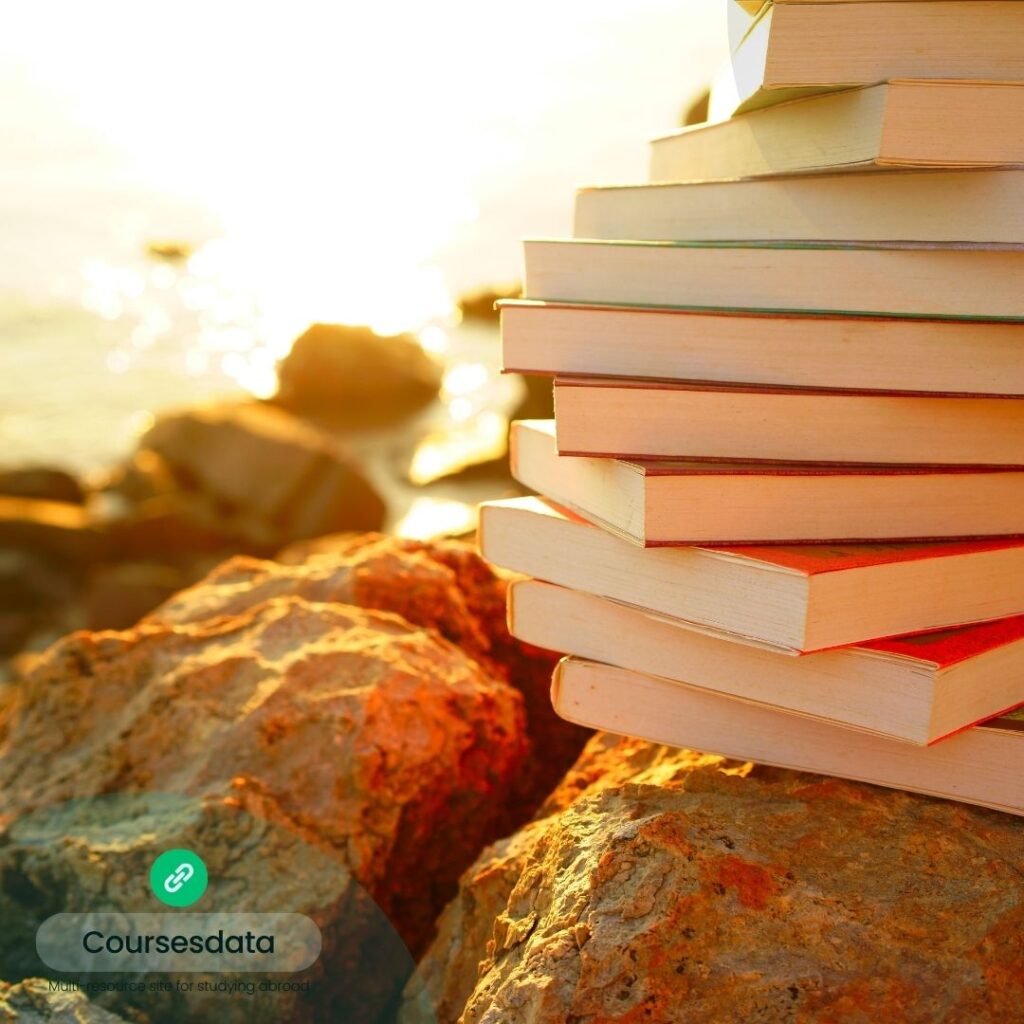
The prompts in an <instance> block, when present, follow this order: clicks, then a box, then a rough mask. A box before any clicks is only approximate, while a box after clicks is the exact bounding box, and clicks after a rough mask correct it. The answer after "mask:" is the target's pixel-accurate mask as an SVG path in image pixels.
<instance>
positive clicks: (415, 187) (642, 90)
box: [0, 0, 727, 649]
mask: <svg viewBox="0 0 1024 1024" xmlns="http://www.w3.org/2000/svg"><path fill="white" fill-rule="evenodd" d="M726 35H727V32H726V27H725V12H724V10H723V4H721V3H719V0H633V2H631V3H630V4H622V3H609V2H603V0H587V2H583V0H558V2H557V3H551V2H547V3H541V2H539V0H522V2H520V3H518V4H516V5H514V6H513V7H506V6H499V5H496V4H487V3H483V4H481V3H479V2H477V3H469V2H463V0H441V2H439V3H435V4H431V5H422V4H413V3H378V4H360V5H355V4H329V3H324V2H320V3H303V2H297V3H291V4H288V5H283V4H252V3H248V4H242V3H234V2H227V0H224V2H217V3H210V2H208V0H207V2H203V3H199V2H193V0H181V2H179V3H176V4H174V5H173V6H172V7H166V6H163V5H155V4H149V3H138V2H137V0H136V2H134V3H129V2H120V0H118V2H114V0H97V2H94V3H90V4H81V3H76V2H74V0H63V2H58V0H49V2H48V0H41V2H38V3H34V4H23V5H19V6H17V7H15V8H11V9H10V10H8V11H7V13H6V17H5V25H4V31H3V33H2V36H0V89H2V93H3V103H2V104H0V138H2V139H3V160H2V161H0V226H2V230H0V469H3V472H2V473H0V496H5V497H6V498H7V499H8V500H7V501H6V504H5V505H4V506H3V508H0V554H2V553H3V552H5V551H6V552H7V555H5V556H4V557H6V558H7V561H6V562H4V561H3V558H0V576H3V574H4V573H6V577H5V578H7V579H8V581H10V580H11V579H14V578H17V579H18V580H20V581H21V582H19V584H18V588H20V589H18V588H16V590H15V591H11V590H10V586H8V587H7V589H6V590H2V588H0V591H2V593H3V594H6V597H3V598H2V601H0V603H3V604H4V607H3V608H0V620H3V621H6V623H7V625H6V627H5V626H4V625H2V623H0V646H4V644H5V643H6V647H7V648H8V649H10V648H12V645H13V647H18V646H19V645H20V644H22V643H24V642H26V637H30V636H32V635H33V630H38V627H39V619H38V616H36V617H34V618H32V621H31V622H29V621H28V620H26V618H25V616H26V609H27V608H30V607H35V605H33V602H35V603H36V604H38V605H39V606H40V607H45V608H50V609H52V608H53V607H60V608H65V609H66V608H73V609H74V610H73V612H72V613H69V614H70V618H66V619H65V620H63V621H61V622H60V623H58V624H57V626H54V629H57V628H58V626H59V628H60V629H62V628H64V627H66V626H68V625H78V624H83V623H85V624H89V625H92V626H94V627H95V626H102V625H117V624H120V622H121V621H122V620H126V619H127V618H131V617H132V616H133V615H135V614H136V612H137V611H138V610H139V609H140V608H144V606H145V605H147V604H152V603H153V601H154V599H155V597H156V596H158V595H159V594H162V593H164V592H166V591H167V590H169V589H173V587H175V586H177V585H180V584H182V583H183V582H188V581H189V580H190V579H191V578H193V577H194V576H195V573H196V572H198V571H199V570H200V569H201V568H202V566H203V565H204V564H206V563H207V562H209V561H210V560H211V559H212V558H214V557H215V556H219V555H220V554H222V553H224V552H225V551H231V550H238V549H240V550H251V551H253V552H257V553H268V552H272V551H274V550H276V549H277V548H279V546H280V545H281V544H282V543H288V542H292V541H295V540H297V539H302V538H303V537H309V536H317V535H320V534H322V533H325V532H330V531H331V530H336V529H342V528H349V527H351V528H359V529H361V528H368V527H374V526H382V527H383V528H386V529H389V530H393V531H396V532H398V533H400V534H403V535H406V536H410V537H426V536H430V535H433V534H437V533H446V532H455V533H457V532H460V531H465V530H467V529H471V528H472V516H473V511H472V505H473V503H474V502H475V501H477V500H479V499H481V498H484V497H490V496H495V495H497V494H501V493H504V492H505V491H506V490H507V489H508V488H510V487H512V486H514V485H512V484H511V482H510V481H509V480H508V478H507V475H506V473H505V469H504V459H505V450H504V443H505V433H506V430H507V420H508V417H509V416H510V415H512V414H515V413H516V412H517V411H525V412H527V413H529V412H531V411H533V412H536V411H538V408H539V409H542V408H543V395H542V394H540V392H539V391H538V390H537V389H534V394H533V396H532V397H530V396H527V395H526V391H525V388H524V385H523V382H522V380H520V379H513V378H507V377H506V378H503V377H501V376H500V375H499V373H498V370H499V352H498V344H497V329H496V320H495V319H494V317H493V315H492V314H491V306H492V302H493V297H494V294H499V295H500V294H515V293H516V289H517V282H518V281H519V279H520V275H521V268H520V260H521V249H520V245H519V241H520V239H521V238H522V237H523V236H524V235H525V236H546V235H547V236H551V235H556V236H557V235H565V234H567V233H569V232H570V230H571V214H572V202H573V192H574V189H575V188H576V187H577V186H579V185H584V184H594V183H614V182H626V181H640V180H642V179H643V177H644V175H645V173H646V159H647V153H646V147H645V142H646V140H647V139H648V138H650V137H652V136H654V135H656V134H659V133H662V132H664V131H666V130H669V129H671V128H673V127H675V126H676V125H678V124H679V123H680V120H681V117H682V116H683V112H684V111H685V110H686V109H687V108H688V106H689V105H690V104H691V102H692V101H693V100H694V98H695V97H697V96H698V95H699V94H700V92H701V90H702V89H703V87H704V85H705V83H706V82H707V81H708V80H710V78H711V77H712V76H713V73H714V71H715V69H716V68H717V67H718V66H719V65H721V64H722V63H723V61H724V60H725V57H726V54H727V40H726ZM315 323H319V324H331V325H366V326H368V327H369V328H371V329H372V331H373V332H376V333H375V334H371V333H370V332H368V331H363V332H360V331H345V330H341V329H339V328H320V329H317V330H315V331H313V332H312V333H311V334H306V337H305V340H304V342H303V344H302V345H301V346H297V347H296V350H295V351H294V352H293V355H292V356H291V357H289V358H291V359H292V360H293V362H292V364H291V366H290V368H289V367H288V364H287V363H285V364H284V366H285V369H284V370H283V371H282V373H281V380H279V373H278V369H279V362H280V360H282V359H283V358H284V357H286V356H288V354H289V352H290V351H291V350H292V346H293V343H294V342H295V339H296V338H297V337H299V336H300V335H303V333H304V332H306V331H307V328H309V327H310V325H311V324H315ZM376 335H404V337H399V338H395V339H391V340H390V341H388V342H387V343H386V344H378V342H379V340H380V339H379V338H377V337H376ZM420 348H422V349H423V350H424V351H425V353H426V354H427V356H428V357H429V358H428V359H427V360H425V361H424V360H423V359H421V358H420V352H419V349H420ZM300 349H301V350H300ZM544 386H546V384H545V385H544ZM263 399H271V403H269V404H268V403H264V402H262V401H259V402H257V401H254V400H263ZM524 401H525V405H524V404H523V403H524ZM210 403H213V404H212V405H211V404H210ZM204 410H205V411H204ZM57 470H60V471H67V473H68V474H69V476H68V477H63V476H61V475H60V474H59V473H57V472H55V471H57ZM332 473H333V474H334V475H333V476H332V475H331V474H332ZM0 500H2V499H0ZM39 501H43V502H46V501H49V502H50V503H51V506H52V505H54V503H60V504H61V505H62V506H67V505H74V506H76V507H77V508H78V509H79V510H80V511H78V512H70V511H69V509H68V508H67V507H60V508H57V507H44V506H42V505H38V504H37V505H30V504H28V503H29V502H39ZM83 510H84V511H83ZM61 516H63V517H64V518H63V519H62V518H61ZM48 517H49V518H48ZM76 517H77V518H76ZM11 552H14V554H13V555H12V554H11ZM200 554H201V555H202V557H201V558H200V557H199V555H200ZM12 558H13V559H14V561H13V562H11V559H12ZM26 559H28V560H29V561H28V562H26V561H25V560H26ZM4 566H6V569H4V568H3V567H4ZM55 567H56V568H55ZM126 567H127V568H126ZM147 567H148V568H147ZM157 567H158V568H157ZM30 569H31V571H29V570H30ZM69 573H70V576H69ZM33 574H34V575H33ZM118 574H120V576H118ZM133 574H134V575H133ZM105 577H110V578H109V579H107V580H106V582H105V583H104V579H105ZM117 579H120V583H118V582H117ZM26 580H33V581H34V582H32V583H31V585H29V584H27V583H26V582H25V581H26ZM112 580H113V582H112ZM132 581H134V582H132ZM0 583H2V579H0ZM104 586H106V588H107V590H106V593H107V599H109V600H114V601H115V607H113V608H107V609H104V608H103V600H102V599H100V598H97V597H96V596H95V592H96V590H97V588H99V593H100V595H101V597H102V595H103V593H104V590H103V587H104ZM83 587H84V588H85V592H86V593H87V598H88V601H92V602H93V607H92V610H91V611H90V610H88V608H87V609H86V610H85V611H83V610H82V607H83V606H82V601H81V594H82V593H83V589H82V588H83ZM132 587H134V588H135V590H137V591H140V593H141V595H142V596H136V598H135V599H128V604H127V606H126V607H124V608H120V607H118V606H116V601H118V600H122V599H123V598H124V593H125V592H129V593H130V592H132ZM126 588H127V591H126ZM12 594H13V595H14V596H12ZM69 595H72V597H73V598H74V599H73V600H71V599H70V598H69ZM89 595H91V596H89ZM111 595H114V596H113V597H111ZM117 595H120V596H117ZM97 601H98V604H97ZM48 614H49V613H48ZM4 616H6V619H4ZM12 616H13V619H12ZM43 618H44V621H45V622H47V623H51V618H52V616H50V617H49V618H47V616H44V617H43ZM15 620H16V621H15ZM51 624H52V623H51ZM5 629H6V634H7V640H6V641H3V640H2V637H3V635H4V631H5ZM47 629H49V626H48V627H47ZM58 631H59V629H58ZM44 632H45V630H44Z"/></svg>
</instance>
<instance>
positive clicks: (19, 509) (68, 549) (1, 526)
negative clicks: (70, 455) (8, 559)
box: [0, 496, 104, 565]
mask: <svg viewBox="0 0 1024 1024" xmlns="http://www.w3.org/2000/svg"><path fill="white" fill-rule="evenodd" d="M0 548H14V549H17V550H28V551H36V552H39V553H40V554H42V555H44V556H46V557H49V558H54V559H59V560H60V561H62V562H67V563H69V564H73V565H83V564H88V563H89V562H92V561H94V560H95V559H97V558H99V557H100V556H101V555H102V553H103V549H104V540H103V536H102V533H101V532H100V530H99V529H98V528H97V526H96V524H95V523H94V522H93V520H92V518H91V516H90V515H89V513H88V512H87V511H86V510H85V509H84V508H83V507H82V506H81V505H74V504H72V503H71V502H65V501H45V500H43V499H42V498H10V497H2V496H0Z"/></svg>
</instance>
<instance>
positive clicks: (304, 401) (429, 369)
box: [273, 324, 442, 426]
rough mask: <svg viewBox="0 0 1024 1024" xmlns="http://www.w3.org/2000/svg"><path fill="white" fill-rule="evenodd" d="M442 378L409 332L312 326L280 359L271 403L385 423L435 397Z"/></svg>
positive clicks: (338, 418)
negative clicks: (377, 332) (275, 389)
mask: <svg viewBox="0 0 1024 1024" xmlns="http://www.w3.org/2000/svg"><path fill="white" fill-rule="evenodd" d="M441 376H442V371H441V366H440V365H439V364H438V363H437V362H436V360H434V359H433V358H432V357H431V356H429V355H428V354H427V353H426V352H425V351H424V350H423V347H422V345H420V343H419V341H418V340H417V339H416V338H415V337H414V336H413V335H411V334H398V335H394V336H382V335H379V334H376V333H375V332H374V331H372V330H370V328H369V327H349V326H345V325H342V324H313V326H312V327H310V328H309V329H308V330H307V331H306V332H305V333H304V334H302V335H300V336H299V337H298V338H296V339H295V342H294V344H293V345H292V349H291V351H290V352H289V353H288V355H287V356H285V358H284V359H283V360H282V361H281V364H280V366H279V367H278V382H279V386H278V392H277V395H276V396H275V397H274V399H273V401H274V402H275V403H277V404H279V405H282V406H284V407H285V408H287V409H290V410H292V411H293V412H298V413H302V414H309V415H314V416H322V417H324V418H326V419H329V420H330V421H331V422H333V423H337V424H345V423H349V424H351V425H355V426H363V425H373V424H381V423H387V422H391V421H393V420H395V419H399V418H401V417H402V416H405V415H408V414H409V413H411V412H413V411H415V410H416V409H418V408H420V407H421V406H423V405H425V404H426V403H427V402H429V401H431V400H432V399H433V398H435V397H436V396H437V393H438V390H439V388H440V386H441Z"/></svg>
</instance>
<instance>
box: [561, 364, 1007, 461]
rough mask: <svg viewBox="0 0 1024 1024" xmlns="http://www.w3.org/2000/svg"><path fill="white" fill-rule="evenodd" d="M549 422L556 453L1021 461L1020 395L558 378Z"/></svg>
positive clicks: (716, 457)
mask: <svg viewBox="0 0 1024 1024" xmlns="http://www.w3.org/2000/svg"><path fill="white" fill-rule="evenodd" d="M555 422H556V424H557V437H558V451H559V452H560V453H561V454H563V455H609V456H618V457H623V458H661V459H665V458H669V459H674V458H681V459H738V460H741V461H748V462H756V461H768V462H773V461H779V462H827V463H860V464H866V465H871V464H876V465H880V464H893V465H905V466H925V465H934V466H1024V398H990V397H983V396H974V395H971V396H963V395H905V394H878V393H865V392H853V391H845V392H836V391H821V390H811V389H796V388H761V389H754V388H744V387H740V386H738V385H737V386H732V387H730V386H727V385H724V384H723V385H714V384H677V383H673V382H668V381H637V380H613V379H606V378H586V377H559V378H556V380H555Z"/></svg>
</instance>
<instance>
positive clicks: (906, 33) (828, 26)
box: [732, 0, 1024, 109]
mask: <svg viewBox="0 0 1024 1024" xmlns="http://www.w3.org/2000/svg"><path fill="white" fill-rule="evenodd" d="M1021 38H1024V10H1022V9H1021V4H1020V3H1018V2H1017V0H895V2H893V0H888V2H887V0H867V2H860V3H857V2H849V0H848V2H845V3H807V2H804V3H799V2H798V3H775V4H772V5H771V6H769V7H768V8H766V9H765V10H764V12H763V14H762V15H761V16H760V17H758V19H757V20H756V21H755V22H754V24H753V25H752V26H751V27H750V28H749V29H748V30H747V31H745V32H744V34H743V37H742V39H741V40H740V41H739V45H738V46H736V47H735V49H734V52H733V55H732V70H733V76H734V79H735V83H734V89H733V91H734V93H735V98H736V100H737V101H738V102H739V104H740V109H743V108H744V107H745V106H749V105H751V104H759V103H766V102H772V94H773V92H777V91H779V90H784V89H800V88H803V89H813V88H817V89H820V88H824V87H829V86H836V85H868V84H871V83H873V82H879V81H883V80H885V79H890V78H924V79H928V78H940V79H983V80H988V81H1019V80H1021V79H1024V51H1022V48H1021V47H1020V45H1019V41H1020V39H1021Z"/></svg>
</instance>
